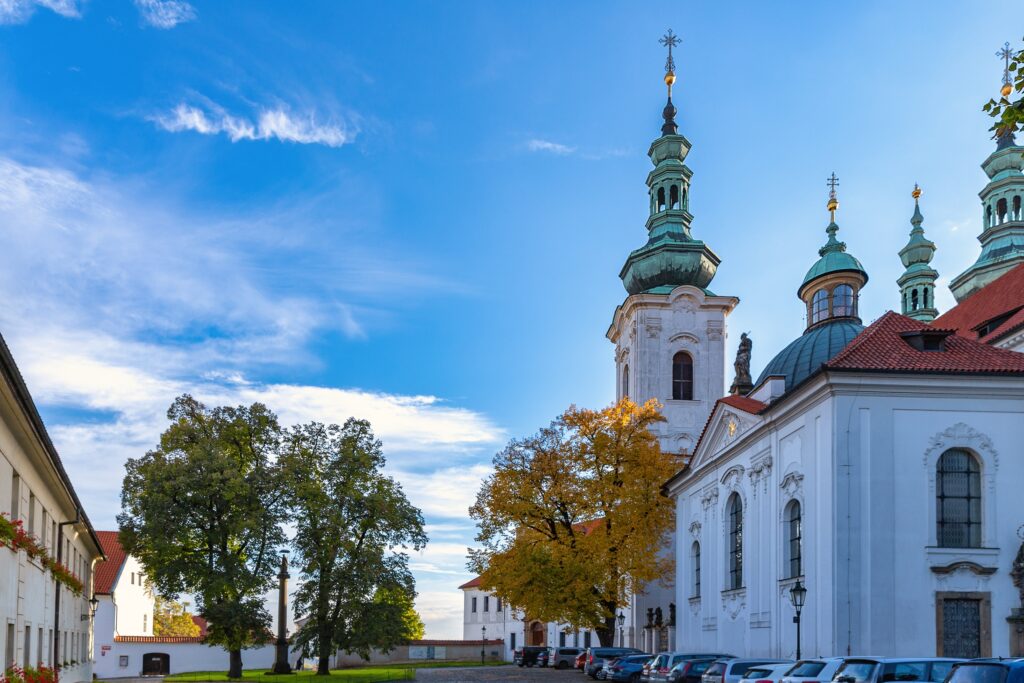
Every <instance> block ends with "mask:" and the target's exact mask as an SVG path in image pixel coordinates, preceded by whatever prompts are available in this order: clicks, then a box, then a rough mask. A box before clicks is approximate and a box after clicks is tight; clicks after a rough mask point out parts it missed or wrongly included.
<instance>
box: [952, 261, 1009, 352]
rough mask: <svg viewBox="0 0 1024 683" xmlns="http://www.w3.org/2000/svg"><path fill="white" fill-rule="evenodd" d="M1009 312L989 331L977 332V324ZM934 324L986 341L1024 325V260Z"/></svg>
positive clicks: (970, 337) (993, 339)
mask: <svg viewBox="0 0 1024 683" xmlns="http://www.w3.org/2000/svg"><path fill="white" fill-rule="evenodd" d="M1006 314H1012V315H1011V316H1010V318H1009V319H1007V320H1006V321H1004V322H1002V323H1001V324H1000V325H999V326H998V327H997V328H996V329H994V330H991V331H990V332H989V333H988V334H986V335H984V336H979V335H978V332H977V331H976V330H975V328H977V327H978V326H980V325H982V324H983V323H986V322H988V321H990V320H994V319H996V318H999V317H1001V316H1003V315H1006ZM932 324H933V325H935V326H937V327H945V328H951V329H955V330H956V332H957V334H959V335H960V336H962V337H967V338H968V339H975V340H978V341H983V342H986V343H989V342H993V341H995V340H996V339H998V338H1000V337H1002V336H1003V335H1005V334H1008V333H1010V332H1012V331H1014V330H1016V329H1018V328H1019V327H1021V326H1024V263H1022V264H1020V265H1018V266H1017V267H1016V268H1012V269H1010V270H1008V271H1006V272H1005V273H1003V275H1001V276H999V277H998V278H996V279H995V280H993V281H992V282H990V283H988V284H987V285H985V286H984V287H982V288H981V289H979V290H978V291H977V292H975V293H974V294H972V295H971V296H969V297H967V298H966V299H964V300H963V301H961V302H960V303H959V304H957V305H956V306H954V307H953V308H951V309H949V310H948V311H946V312H945V313H943V314H942V315H940V316H939V317H938V318H936V319H935V321H934V322H933V323H932Z"/></svg>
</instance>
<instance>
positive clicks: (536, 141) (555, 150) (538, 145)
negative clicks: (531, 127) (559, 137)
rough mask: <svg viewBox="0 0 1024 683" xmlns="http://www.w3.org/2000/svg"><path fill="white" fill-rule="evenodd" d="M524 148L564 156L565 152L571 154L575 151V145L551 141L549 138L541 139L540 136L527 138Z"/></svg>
mask: <svg viewBox="0 0 1024 683" xmlns="http://www.w3.org/2000/svg"><path fill="white" fill-rule="evenodd" d="M526 149H528V150H530V151H531V152H547V153H549V154H557V155H559V156H565V155H566V154H572V153H573V152H575V151H576V148H575V147H570V146H569V145H563V144H561V143H559V142H551V141H550V140H541V139H540V138H532V139H530V140H527V142H526Z"/></svg>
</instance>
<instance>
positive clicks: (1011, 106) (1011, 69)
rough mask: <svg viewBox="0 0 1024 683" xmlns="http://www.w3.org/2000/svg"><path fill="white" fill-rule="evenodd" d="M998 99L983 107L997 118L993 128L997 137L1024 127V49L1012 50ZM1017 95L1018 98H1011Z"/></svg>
mask: <svg viewBox="0 0 1024 683" xmlns="http://www.w3.org/2000/svg"><path fill="white" fill-rule="evenodd" d="M1000 95H1001V97H1000V98H999V99H998V100H995V99H991V100H989V101H988V102H986V103H985V106H984V107H982V109H984V110H985V111H987V112H988V114H989V116H991V117H993V118H994V119H996V122H995V123H993V124H992V130H993V131H994V132H995V135H996V137H999V136H1001V135H1006V134H1008V133H1015V132H1017V131H1018V130H1022V129H1024V96H1022V95H1024V50H1018V51H1017V52H1013V51H1012V50H1011V51H1010V61H1009V65H1008V66H1007V69H1006V73H1005V81H1004V83H1003V87H1002V90H1001V92H1000ZM1015 95H1016V99H1011V98H1013V97H1014V96H1015Z"/></svg>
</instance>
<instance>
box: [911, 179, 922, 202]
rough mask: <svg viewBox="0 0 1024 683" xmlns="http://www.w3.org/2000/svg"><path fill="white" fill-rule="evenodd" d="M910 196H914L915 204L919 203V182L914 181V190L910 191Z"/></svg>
mask: <svg viewBox="0 0 1024 683" xmlns="http://www.w3.org/2000/svg"><path fill="white" fill-rule="evenodd" d="M910 196H911V197H913V198H914V204H917V200H918V199H920V198H921V188H920V186H918V184H917V183H914V191H913V192H911V193H910Z"/></svg>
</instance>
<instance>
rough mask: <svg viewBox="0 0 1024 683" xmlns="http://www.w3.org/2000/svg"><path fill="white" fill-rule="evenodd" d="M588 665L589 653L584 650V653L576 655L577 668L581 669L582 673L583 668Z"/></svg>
mask: <svg viewBox="0 0 1024 683" xmlns="http://www.w3.org/2000/svg"><path fill="white" fill-rule="evenodd" d="M586 664H587V651H586V650H584V651H583V652H581V653H579V654H578V655H576V668H577V669H579V670H580V671H583V667H584V666H586Z"/></svg>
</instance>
